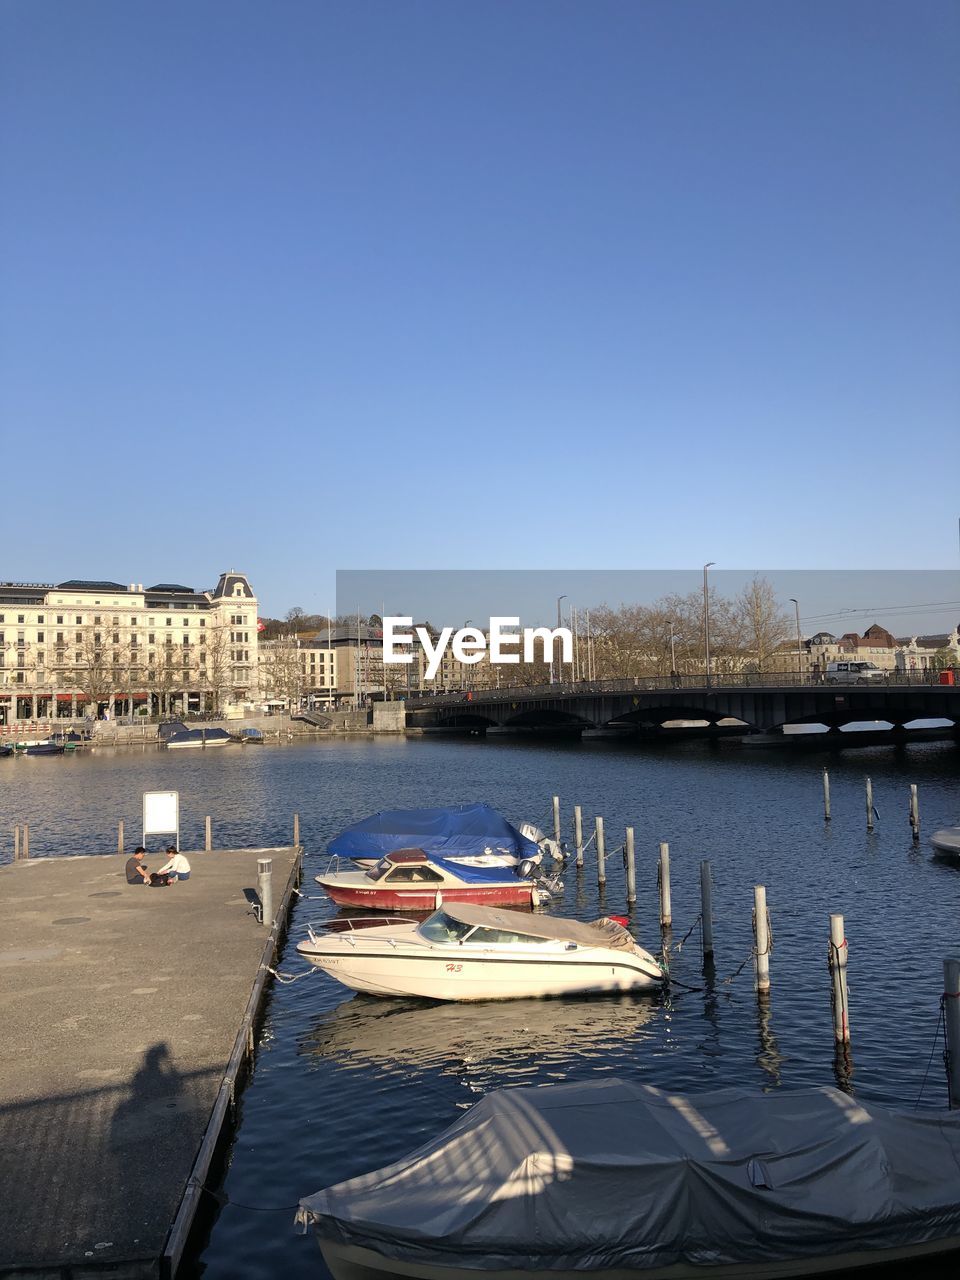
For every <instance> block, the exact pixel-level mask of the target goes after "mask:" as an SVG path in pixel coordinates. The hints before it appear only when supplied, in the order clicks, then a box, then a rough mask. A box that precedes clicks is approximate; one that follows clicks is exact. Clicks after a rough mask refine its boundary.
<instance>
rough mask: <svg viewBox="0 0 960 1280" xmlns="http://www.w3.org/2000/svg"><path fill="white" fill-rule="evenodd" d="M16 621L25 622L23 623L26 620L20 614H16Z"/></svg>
mask: <svg viewBox="0 0 960 1280" xmlns="http://www.w3.org/2000/svg"><path fill="white" fill-rule="evenodd" d="M17 621H18V622H25V621H26V619H25V617H24V615H23V614H22V613H18V614H17Z"/></svg>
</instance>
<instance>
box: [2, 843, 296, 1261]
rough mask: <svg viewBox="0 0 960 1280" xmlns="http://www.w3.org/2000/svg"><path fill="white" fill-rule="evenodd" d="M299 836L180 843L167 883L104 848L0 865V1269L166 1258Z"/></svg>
mask: <svg viewBox="0 0 960 1280" xmlns="http://www.w3.org/2000/svg"><path fill="white" fill-rule="evenodd" d="M300 853H301V851H300V850H299V849H298V848H295V847H288V848H280V849H266V850H265V849H245V850H219V851H213V852H209V853H192V852H188V857H189V859H190V862H191V865H192V868H193V871H192V875H191V877H190V879H189V880H188V881H186V882H185V883H182V884H179V883H178V884H172V885H170V886H169V887H166V888H159V887H158V888H149V887H147V886H142V887H141V886H130V885H127V883H126V880H125V877H124V874H123V868H124V862H125V859H124V858H122V857H118V856H116V855H113V856H93V857H76V858H43V859H37V860H35V861H32V862H19V863H16V864H13V865H10V866H4V867H0V912H2V925H0V1026H2V1035H0V1060H2V1069H0V1188H2V1191H0V1276H2V1275H16V1276H17V1277H18V1280H52V1278H53V1277H56V1278H57V1280H79V1278H80V1277H83V1278H86V1277H88V1276H89V1277H92V1276H96V1275H99V1276H103V1275H106V1274H109V1275H110V1276H111V1277H112V1278H113V1280H146V1278H148V1277H149V1278H152V1277H160V1276H163V1275H166V1274H169V1273H170V1272H171V1271H172V1270H174V1269H175V1267H176V1264H177V1262H178V1261H179V1253H180V1250H181V1249H182V1247H183V1242H184V1240H185V1232H186V1228H187V1227H188V1226H189V1219H190V1217H191V1216H192V1208H190V1206H191V1204H195V1202H196V1198H197V1197H196V1188H195V1187H192V1188H191V1191H190V1192H188V1193H187V1195H186V1197H185V1192H186V1191H187V1185H188V1180H190V1179H191V1178H193V1177H196V1176H197V1170H196V1168H195V1161H196V1159H197V1157H198V1152H200V1153H203V1152H206V1153H207V1154H209V1153H210V1152H211V1151H212V1145H213V1139H214V1137H215V1133H214V1132H213V1131H214V1130H215V1129H218V1128H219V1124H220V1117H221V1116H223V1115H224V1114H225V1112H226V1110H227V1107H226V1106H225V1104H224V1099H225V1097H226V1096H228V1095H229V1094H230V1093H232V1088H233V1084H232V1077H233V1075H234V1073H235V1072H236V1064H237V1061H238V1057H239V1055H240V1054H241V1053H242V1048H243V1046H244V1045H245V1044H251V1043H252V1035H251V1034H250V1033H249V1032H248V1030H247V1029H246V1024H247V1022H248V1021H249V1018H250V1016H251V1014H252V1013H253V1012H254V1011H255V1008H256V1005H257V1003H258V998H259V992H260V990H261V989H262V986H263V983H264V979H265V977H266V974H265V971H264V969H263V967H262V966H263V961H264V956H265V954H266V955H267V956H269V954H270V952H271V950H272V943H271V940H272V939H275V938H276V936H277V933H278V932H279V929H280V927H281V922H282V920H284V919H285V918H286V914H287V911H288V908H289V902H290V897H291V892H292V887H293V885H294V884H295V882H296V878H297V876H298V873H299V866H300ZM265 856H268V857H270V858H271V859H272V862H273V897H274V901H275V902H276V903H277V918H276V920H275V921H274V922H273V923H272V927H271V922H269V921H268V922H267V923H266V926H264V925H261V924H259V923H258V920H257V913H256V910H255V903H254V895H255V892H256V885H257V861H258V858H263V857H265ZM145 861H146V862H147V863H148V864H150V865H151V867H152V869H155V868H157V867H159V866H161V865H162V862H163V855H161V854H159V853H157V854H153V855H150V856H148V857H147V859H146V860H145ZM238 1035H239V1037H240V1039H239V1041H238ZM228 1071H229V1073H230V1075H229V1077H228V1078H227V1080H226V1083H225V1077H226V1076H227V1075H228ZM211 1116H213V1117H214V1124H213V1125H211V1126H210V1129H209V1131H208V1124H209V1122H210V1120H211ZM175 1219H176V1220H177V1231H175V1232H171V1227H172V1225H173V1224H174V1220H175ZM174 1237H175V1238H176V1240H175V1243H171V1241H172V1240H173V1239H174ZM165 1255H166V1257H165Z"/></svg>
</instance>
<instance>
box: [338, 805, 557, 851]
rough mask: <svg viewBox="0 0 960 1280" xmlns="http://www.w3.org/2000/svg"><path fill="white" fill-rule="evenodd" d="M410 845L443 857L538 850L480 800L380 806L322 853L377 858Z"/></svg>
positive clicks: (348, 828)
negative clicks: (446, 805) (419, 806)
mask: <svg viewBox="0 0 960 1280" xmlns="http://www.w3.org/2000/svg"><path fill="white" fill-rule="evenodd" d="M410 848H416V849H423V850H424V851H425V852H426V853H431V854H436V853H438V854H441V855H446V856H449V855H451V854H457V855H462V854H477V853H484V852H485V851H488V850H495V851H497V852H499V853H512V854H515V855H516V856H517V858H520V859H523V858H533V857H536V856H537V854H539V852H540V850H539V849H538V848H537V846H536V844H535V843H534V842H533V841H532V840H528V839H527V838H526V836H522V835H521V834H520V832H519V831H518V830H517V829H516V827H514V826H512V825H511V824H510V823H509V822H507V820H506V818H502V817H501V816H500V814H499V813H497V812H496V810H495V809H491V808H490V806H489V805H486V804H462V805H458V806H456V807H455V808H451V809H389V810H384V812H382V813H375V814H374V815H373V817H371V818H364V819H363V821H362V822H355V823H354V824H353V826H352V827H347V828H346V830H345V831H341V832H340V834H339V835H338V836H337V837H336V838H335V839H334V840H333V841H332V842H331V844H330V846H329V849H328V852H329V853H332V854H336V855H337V856H338V857H341V858H382V857H383V855H384V854H385V853H393V852H394V851H395V850H397V849H410Z"/></svg>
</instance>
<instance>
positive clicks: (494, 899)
mask: <svg viewBox="0 0 960 1280" xmlns="http://www.w3.org/2000/svg"><path fill="white" fill-rule="evenodd" d="M316 881H317V884H319V885H321V886H322V887H323V889H324V890H325V891H326V892H327V893H328V894H329V895H330V897H331V898H332V899H333V901H334V902H335V903H337V905H338V906H341V907H364V908H366V909H368V910H369V909H371V908H372V909H373V910H375V911H398V910H399V911H434V910H436V908H437V907H438V906H439V905H440V903H441V902H476V903H478V904H480V905H481V906H487V907H493V906H498V907H530V906H533V905H534V899H533V894H534V892H535V891H536V886H535V885H533V884H531V883H530V882H528V881H517V883H516V884H493V885H456V884H441V885H437V886H436V887H431V888H429V889H427V888H418V889H400V888H396V889H390V888H386V887H384V888H382V889H378V888H372V887H371V888H365V887H363V886H362V885H353V884H338V883H337V881H336V880H335V879H334V877H332V876H330V877H325V876H317V877H316Z"/></svg>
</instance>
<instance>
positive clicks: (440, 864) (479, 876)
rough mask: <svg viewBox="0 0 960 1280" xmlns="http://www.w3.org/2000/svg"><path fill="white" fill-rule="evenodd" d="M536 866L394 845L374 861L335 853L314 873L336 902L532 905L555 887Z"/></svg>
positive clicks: (382, 907)
mask: <svg viewBox="0 0 960 1280" xmlns="http://www.w3.org/2000/svg"><path fill="white" fill-rule="evenodd" d="M536 872H537V868H536V866H535V865H533V864H532V863H528V862H527V861H524V862H522V863H521V864H520V865H519V866H516V867H503V866H494V867H484V866H472V865H467V864H464V863H459V862H452V861H450V860H449V859H447V858H441V857H440V856H439V855H438V854H433V855H428V854H427V853H425V852H424V850H423V849H397V850H395V851H394V852H392V853H388V854H386V855H385V856H384V857H382V858H381V859H380V861H379V862H378V863H377V864H376V865H375V866H373V867H365V868H364V867H358V866H356V865H354V864H353V863H347V864H346V865H345V866H344V865H343V864H341V863H340V861H339V859H337V858H334V859H332V861H331V865H330V866H329V867H328V868H327V869H326V870H325V871H323V872H322V873H321V874H320V875H318V876H315V877H314V879H315V880H316V882H317V884H319V885H320V886H321V887H322V888H323V889H325V890H326V891H327V893H328V894H329V895H330V897H331V898H332V899H333V901H334V902H336V903H337V905H338V906H341V907H366V908H368V909H369V908H371V907H372V908H373V909H374V910H375V911H396V910H400V911H433V910H434V909H435V908H436V907H439V906H440V904H441V903H442V902H480V903H486V904H487V905H488V906H492V905H495V904H499V905H501V906H514V907H535V906H537V905H538V904H539V903H540V902H541V901H545V900H547V899H548V898H549V897H550V893H551V890H552V888H553V887H556V882H554V883H553V885H551V884H550V883H545V882H543V881H541V880H538V879H537V878H536Z"/></svg>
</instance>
